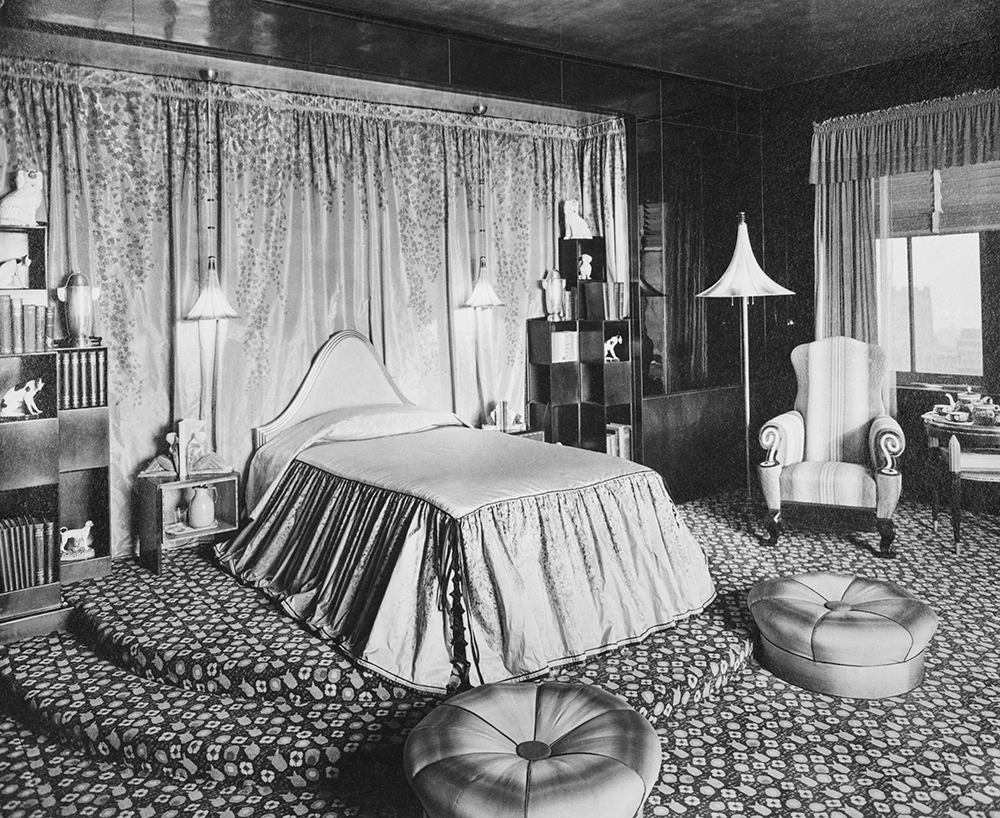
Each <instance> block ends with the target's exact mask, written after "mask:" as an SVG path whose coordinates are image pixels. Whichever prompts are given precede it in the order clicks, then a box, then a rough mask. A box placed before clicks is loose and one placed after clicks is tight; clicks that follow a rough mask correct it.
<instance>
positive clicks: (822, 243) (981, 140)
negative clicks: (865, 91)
mask: <svg viewBox="0 0 1000 818" xmlns="http://www.w3.org/2000/svg"><path fill="white" fill-rule="evenodd" d="M998 159H1000V89H995V90H991V91H979V92H975V93H970V94H963V95H961V96H958V97H953V98H948V99H938V100H932V101H929V102H922V103H917V104H914V105H902V106H899V107H897V108H891V109H888V110H885V111H876V112H874V113H869V114H862V115H858V116H849V117H841V118H838V119H831V120H828V121H826V122H822V123H820V124H818V125H816V126H815V129H814V132H813V140H812V166H811V170H810V181H811V182H812V183H813V184H814V185H816V217H815V218H816V222H815V226H816V232H815V241H816V245H815V248H816V337H817V338H823V337H826V336H829V335H848V336H851V337H854V338H858V339H859V340H862V341H867V342H870V343H882V344H887V343H888V342H889V339H888V338H887V337H886V333H885V332H884V331H883V328H882V327H881V326H880V323H879V314H880V312H881V313H882V314H883V315H884V312H885V309H886V307H885V305H884V304H880V300H884V299H880V294H879V283H878V280H877V279H878V276H877V275H876V263H875V241H876V239H877V238H878V237H879V236H882V235H886V234H885V233H880V232H879V230H878V225H877V224H876V218H875V212H876V209H875V202H876V197H877V196H879V195H881V193H880V189H879V187H878V185H877V183H876V180H877V179H878V178H879V177H886V176H893V175H898V174H902V173H911V172H915V171H929V170H933V169H936V168H937V169H941V168H949V167H956V166H964V165H973V164H979V163H983V162H994V161H997V160H998ZM881 213H882V214H883V220H882V221H883V222H884V214H886V213H887V209H886V208H883V209H882V210H881Z"/></svg>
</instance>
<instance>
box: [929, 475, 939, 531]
mask: <svg viewBox="0 0 1000 818" xmlns="http://www.w3.org/2000/svg"><path fill="white" fill-rule="evenodd" d="M938 477H939V475H938V473H937V471H936V470H935V469H933V468H932V470H931V476H930V484H931V525H932V526H933V528H934V533H937V530H938V511H939V509H940V498H939V497H938Z"/></svg>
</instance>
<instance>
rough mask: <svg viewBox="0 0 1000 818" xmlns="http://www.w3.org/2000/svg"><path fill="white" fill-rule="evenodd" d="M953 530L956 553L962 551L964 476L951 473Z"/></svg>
mask: <svg viewBox="0 0 1000 818" xmlns="http://www.w3.org/2000/svg"><path fill="white" fill-rule="evenodd" d="M951 530H952V533H953V535H954V537H955V554H960V553H961V551H962V476H961V475H960V474H958V473H957V472H953V473H952V475H951Z"/></svg>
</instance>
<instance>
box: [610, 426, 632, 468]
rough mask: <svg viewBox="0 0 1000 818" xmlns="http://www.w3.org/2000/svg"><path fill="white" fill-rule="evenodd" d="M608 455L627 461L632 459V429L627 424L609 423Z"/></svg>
mask: <svg viewBox="0 0 1000 818" xmlns="http://www.w3.org/2000/svg"><path fill="white" fill-rule="evenodd" d="M605 450H606V451H607V453H608V454H613V455H614V456H615V457H623V458H625V459H626V460H631V459H632V427H631V426H629V425H628V424H627V423H609V424H608V425H607V446H606V449H605Z"/></svg>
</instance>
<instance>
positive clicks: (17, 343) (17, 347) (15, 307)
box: [10, 298, 24, 355]
mask: <svg viewBox="0 0 1000 818" xmlns="http://www.w3.org/2000/svg"><path fill="white" fill-rule="evenodd" d="M23 321H24V310H23V309H22V305H21V299H20V298H11V299H10V325H11V329H12V330H13V332H14V341H13V344H12V345H11V351H12V352H13V353H14V354H15V355H20V354H21V353H22V352H24V323H23Z"/></svg>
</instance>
